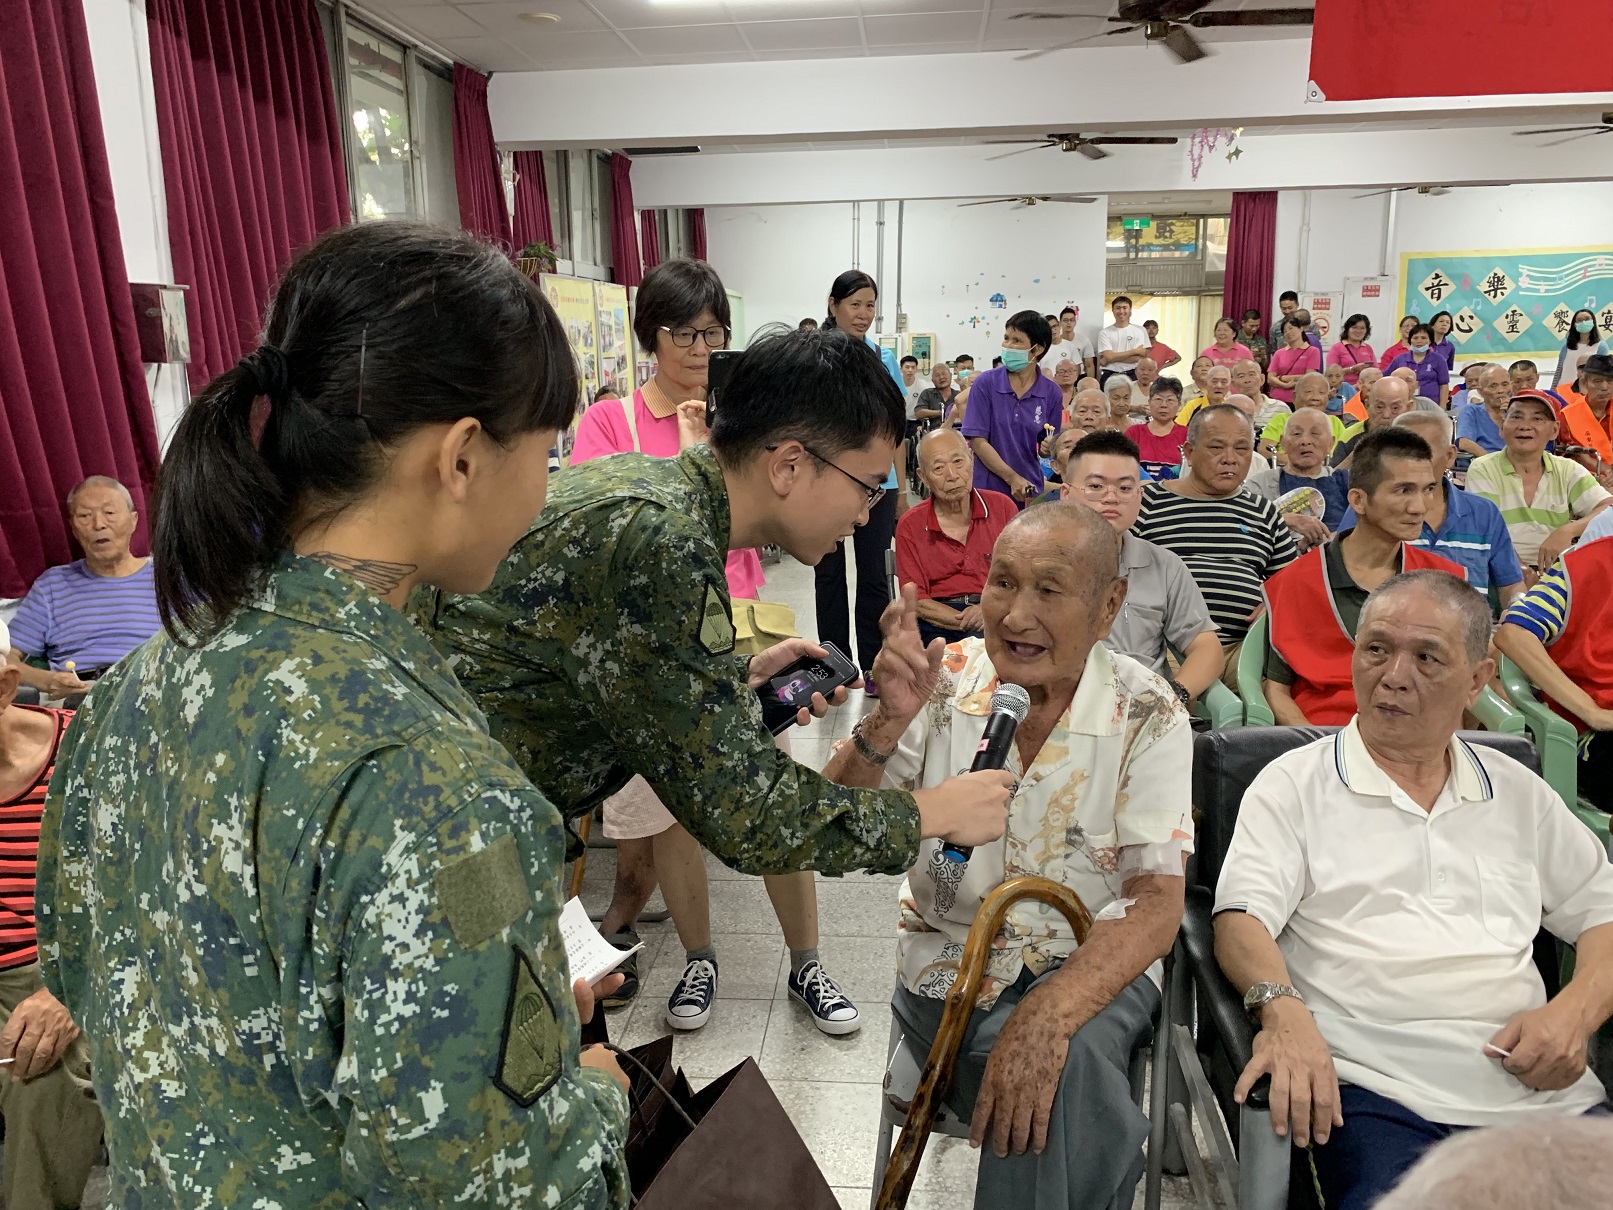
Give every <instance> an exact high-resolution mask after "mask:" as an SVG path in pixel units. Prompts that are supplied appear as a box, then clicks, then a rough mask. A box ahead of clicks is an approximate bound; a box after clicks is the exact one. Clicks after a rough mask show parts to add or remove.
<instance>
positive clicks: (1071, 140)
mask: <svg viewBox="0 0 1613 1210" xmlns="http://www.w3.org/2000/svg"><path fill="white" fill-rule="evenodd" d="M1176 141H1177V140H1176V139H1175V138H1172V137H1168V136H1164V135H1130V134H1121V135H1099V136H1098V137H1097V138H1095V139H1086V138H1082V137H1081V136H1080V135H1078V134H1050V135H1048V136H1047V137H1046V138H1041V139H987V140H986V142H987V143H989V144H1007V143H1030V144H1031V146H1029V147H1021V148H1020V149H1019V150H1018V151H1005V152H1003V153H1002V154H1001V155H991V156H987V157H986V160H987V162H990V161H991V160H1002V159H1007V158H1008V157H1009V156H1011V155H1023V154H1024V153H1025V152H1027V151H1040V150H1042V149H1043V148H1045V147H1057V148H1058V149H1059V150H1060V151H1076V152H1080V153H1081V154H1082V155H1084V156H1086V158H1087V159H1089V160H1105V159H1108V158H1109V153H1108V152H1107V151H1105V150H1104V148H1105V147H1106V146H1107V147H1118V146H1134V145H1139V144H1145V143H1147V144H1157V145H1168V144H1170V143H1174V142H1176Z"/></svg>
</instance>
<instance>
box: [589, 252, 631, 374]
mask: <svg viewBox="0 0 1613 1210" xmlns="http://www.w3.org/2000/svg"><path fill="white" fill-rule="evenodd" d="M594 324H595V335H596V339H597V340H598V343H599V385H600V386H608V387H615V388H616V389H617V390H618V391H619V392H621V393H622V394H623V395H631V394H632V393H633V390H634V388H635V387H636V386H637V384H636V383H635V382H634V381H633V334H632V332H631V331H629V330H628V326H627V287H626V286H617V285H612V284H611V283H610V282H602V281H596V282H595V283H594ZM589 398H590V399H592V398H593V395H592V394H591V393H590V395H589Z"/></svg>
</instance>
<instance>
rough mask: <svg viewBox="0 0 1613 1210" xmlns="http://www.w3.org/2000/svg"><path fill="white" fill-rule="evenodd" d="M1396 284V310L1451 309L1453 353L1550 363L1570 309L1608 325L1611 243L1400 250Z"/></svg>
mask: <svg viewBox="0 0 1613 1210" xmlns="http://www.w3.org/2000/svg"><path fill="white" fill-rule="evenodd" d="M1399 286H1400V300H1401V313H1402V314H1415V315H1417V316H1419V317H1421V318H1422V319H1424V320H1426V319H1428V318H1430V317H1431V316H1432V315H1433V314H1434V313H1435V312H1437V311H1449V312H1450V313H1451V315H1452V318H1453V319H1454V321H1455V326H1454V327H1453V328H1452V329H1451V340H1452V341H1453V342H1454V343H1455V345H1456V355H1457V357H1458V358H1459V359H1461V360H1464V361H1471V360H1485V361H1502V362H1507V361H1512V360H1515V359H1517V358H1521V357H1527V358H1530V359H1532V360H1536V361H1544V362H1548V363H1549V362H1551V361H1552V360H1554V359H1555V358H1556V356H1557V353H1558V351H1559V350H1561V349H1562V347H1563V337H1564V336H1565V335H1567V333H1568V326H1569V322H1570V320H1571V319H1572V317H1573V314H1574V312H1575V311H1576V310H1580V309H1582V308H1585V309H1589V310H1591V311H1594V312H1595V313H1596V320H1597V324H1598V326H1603V325H1608V324H1613V247H1606V246H1603V247H1581V248H1511V249H1500V250H1495V251H1481V250H1477V249H1472V250H1467V251H1455V252H1405V253H1402V254H1401V257H1400V281H1399ZM1604 330H1605V329H1604ZM1543 368H1548V369H1549V365H1547V366H1545V367H1543Z"/></svg>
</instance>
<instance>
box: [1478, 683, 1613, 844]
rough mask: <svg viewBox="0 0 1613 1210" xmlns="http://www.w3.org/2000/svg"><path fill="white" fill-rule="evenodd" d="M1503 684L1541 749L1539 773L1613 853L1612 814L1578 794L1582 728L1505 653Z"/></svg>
mask: <svg viewBox="0 0 1613 1210" xmlns="http://www.w3.org/2000/svg"><path fill="white" fill-rule="evenodd" d="M1500 678H1501V687H1502V688H1503V689H1505V690H1506V692H1507V698H1508V699H1509V700H1510V701H1511V703H1512V705H1513V706H1515V707H1516V708H1517V710H1518V713H1519V714H1520V715H1521V716H1522V717H1523V719H1524V722H1525V725H1526V726H1527V727H1528V729H1529V734H1530V737H1531V738H1532V739H1533V740H1534V741H1535V751H1537V752H1539V753H1540V775H1541V776H1542V777H1544V778H1545V779H1546V784H1547V785H1548V786H1550V787H1551V788H1552V789H1553V790H1555V791H1557V793H1558V795H1559V796H1560V797H1561V798H1562V800H1563V801H1564V802H1565V803H1567V804H1568V806H1569V809H1570V810H1571V811H1573V812H1574V814H1575V815H1577V816H1578V817H1579V819H1580V821H1581V822H1582V823H1584V824H1585V826H1586V827H1588V828H1589V829H1590V830H1591V831H1593V832H1595V833H1596V835H1597V836H1598V837H1599V838H1600V839H1601V841H1602V844H1603V846H1604V847H1605V848H1607V850H1608V852H1609V853H1610V854H1613V835H1610V828H1609V816H1608V814H1607V812H1606V811H1599V810H1597V809H1596V808H1595V807H1593V806H1591V804H1590V803H1588V802H1583V801H1581V799H1580V797H1579V731H1578V730H1577V729H1576V728H1575V726H1574V724H1573V723H1571V722H1569V721H1568V720H1567V719H1566V718H1564V717H1563V716H1562V715H1560V714H1558V713H1557V712H1556V711H1555V710H1553V709H1552V708H1551V707H1550V706H1548V705H1546V703H1545V702H1544V701H1542V700H1541V697H1540V691H1539V690H1538V689H1536V688H1535V686H1534V684H1533V683H1532V682H1531V681H1530V680H1529V678H1528V677H1527V676H1525V675H1524V671H1523V669H1522V668H1519V667H1518V666H1517V665H1516V664H1514V663H1513V662H1512V661H1511V660H1509V659H1507V657H1506V656H1502V657H1501V669H1500Z"/></svg>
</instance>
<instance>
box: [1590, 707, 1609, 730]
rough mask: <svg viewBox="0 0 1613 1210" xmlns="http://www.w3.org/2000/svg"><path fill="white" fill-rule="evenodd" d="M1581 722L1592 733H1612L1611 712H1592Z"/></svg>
mask: <svg viewBox="0 0 1613 1210" xmlns="http://www.w3.org/2000/svg"><path fill="white" fill-rule="evenodd" d="M1583 721H1584V723H1585V725H1586V726H1587V727H1589V728H1590V729H1591V730H1592V731H1613V710H1592V711H1591V712H1590V713H1589V714H1587V715H1586V716H1585V718H1584V720H1583Z"/></svg>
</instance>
